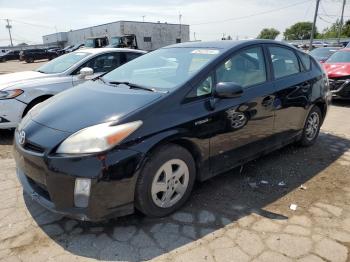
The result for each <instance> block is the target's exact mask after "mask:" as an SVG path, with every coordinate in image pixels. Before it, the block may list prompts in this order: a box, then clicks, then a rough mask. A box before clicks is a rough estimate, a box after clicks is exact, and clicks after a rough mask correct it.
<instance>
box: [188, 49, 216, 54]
mask: <svg viewBox="0 0 350 262" xmlns="http://www.w3.org/2000/svg"><path fill="white" fill-rule="evenodd" d="M191 53H192V54H201V55H217V54H219V50H216V49H196V50H193V51H192V52H191Z"/></svg>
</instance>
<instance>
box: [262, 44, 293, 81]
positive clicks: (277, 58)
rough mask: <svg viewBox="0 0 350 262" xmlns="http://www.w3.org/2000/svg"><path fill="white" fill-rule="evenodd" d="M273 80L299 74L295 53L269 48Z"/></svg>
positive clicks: (279, 48) (283, 49)
mask: <svg viewBox="0 0 350 262" xmlns="http://www.w3.org/2000/svg"><path fill="white" fill-rule="evenodd" d="M269 51H270V54H271V60H272V66H273V72H274V75H275V78H276V79H278V78H282V77H286V76H290V75H294V74H297V73H299V72H300V68H299V61H298V58H297V57H296V55H295V53H294V52H293V51H292V50H290V49H287V48H284V47H269Z"/></svg>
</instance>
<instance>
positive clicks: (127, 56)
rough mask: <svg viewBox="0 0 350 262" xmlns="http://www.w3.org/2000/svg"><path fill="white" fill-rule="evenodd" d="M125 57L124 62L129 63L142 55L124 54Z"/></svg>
mask: <svg viewBox="0 0 350 262" xmlns="http://www.w3.org/2000/svg"><path fill="white" fill-rule="evenodd" d="M125 55H126V62H129V61H131V60H134V59H135V58H138V57H139V56H141V55H142V53H126V54H125Z"/></svg>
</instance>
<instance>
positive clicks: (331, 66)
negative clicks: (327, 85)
mask: <svg viewBox="0 0 350 262" xmlns="http://www.w3.org/2000/svg"><path fill="white" fill-rule="evenodd" d="M323 66H324V68H325V70H326V72H327V74H328V77H329V78H334V77H342V76H348V75H350V63H324V64H323Z"/></svg>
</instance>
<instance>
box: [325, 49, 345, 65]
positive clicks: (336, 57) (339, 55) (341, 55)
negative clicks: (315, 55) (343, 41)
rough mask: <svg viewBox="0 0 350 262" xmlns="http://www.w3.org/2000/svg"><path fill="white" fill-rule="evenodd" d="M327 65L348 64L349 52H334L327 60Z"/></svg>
mask: <svg viewBox="0 0 350 262" xmlns="http://www.w3.org/2000/svg"><path fill="white" fill-rule="evenodd" d="M327 63H350V52H347V51H340V52H336V53H334V54H333V55H331V57H330V58H328V59H327Z"/></svg>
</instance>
